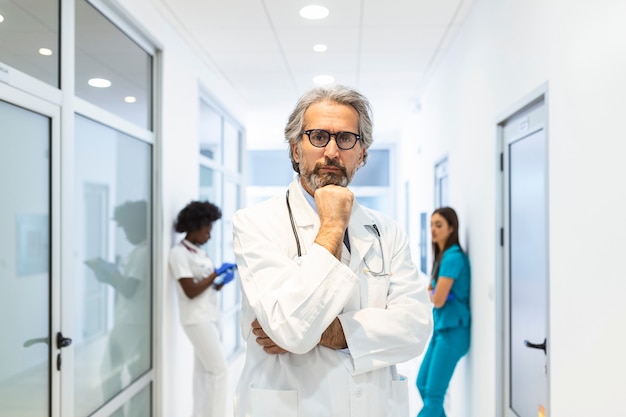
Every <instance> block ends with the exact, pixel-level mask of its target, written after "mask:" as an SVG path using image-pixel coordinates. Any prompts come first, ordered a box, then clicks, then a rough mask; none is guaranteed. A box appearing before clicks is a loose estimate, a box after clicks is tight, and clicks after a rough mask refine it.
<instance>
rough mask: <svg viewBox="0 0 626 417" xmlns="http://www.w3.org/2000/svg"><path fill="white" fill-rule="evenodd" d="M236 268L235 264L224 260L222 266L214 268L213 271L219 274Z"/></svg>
mask: <svg viewBox="0 0 626 417" xmlns="http://www.w3.org/2000/svg"><path fill="white" fill-rule="evenodd" d="M235 268H237V264H229V263H228V262H224V263H223V264H222V266H220V267H219V268H217V269H216V270H215V273H216V274H217V275H218V276H219V275H222V274H223V273H224V272H226V271H232V270H233V269H235Z"/></svg>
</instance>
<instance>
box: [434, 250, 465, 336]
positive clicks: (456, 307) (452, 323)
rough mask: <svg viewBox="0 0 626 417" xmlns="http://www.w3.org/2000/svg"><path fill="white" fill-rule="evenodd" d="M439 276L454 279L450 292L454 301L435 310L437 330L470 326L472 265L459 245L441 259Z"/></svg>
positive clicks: (445, 253)
mask: <svg viewBox="0 0 626 417" xmlns="http://www.w3.org/2000/svg"><path fill="white" fill-rule="evenodd" d="M439 276H440V277H444V278H452V279H454V283H453V284H452V288H451V289H450V292H451V293H452V294H454V298H453V299H452V300H448V301H446V303H445V304H444V305H443V307H441V308H435V309H433V319H434V322H435V330H443V329H449V328H453V327H460V326H464V327H468V326H469V325H470V306H469V300H470V277H471V273H470V263H469V258H468V257H467V255H466V254H465V252H463V250H462V249H461V247H460V246H459V245H453V246H450V247H449V248H448V249H446V251H445V252H444V253H443V256H442V257H441V265H440V266H439Z"/></svg>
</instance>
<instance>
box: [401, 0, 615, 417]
mask: <svg viewBox="0 0 626 417" xmlns="http://www.w3.org/2000/svg"><path fill="white" fill-rule="evenodd" d="M625 21H626V2H624V1H616V0H613V1H612V0H597V1H594V2H591V1H582V0H576V1H565V0H509V1H497V0H478V1H477V2H476V4H475V6H474V9H473V11H472V12H471V13H470V15H469V17H468V19H467V22H466V25H465V27H464V28H463V29H462V31H461V32H460V34H459V35H458V37H457V39H456V40H455V41H454V43H453V44H452V46H451V48H450V50H449V51H448V52H447V53H446V55H445V56H444V57H443V58H442V60H441V61H440V62H439V64H438V65H437V67H436V68H435V70H434V72H433V74H431V77H430V78H429V82H428V85H427V88H426V89H425V91H424V94H423V95H422V97H421V104H422V108H421V111H420V112H419V113H416V114H415V115H413V117H412V119H411V120H409V121H408V124H407V130H406V132H405V134H404V135H403V144H402V147H403V151H402V152H401V153H400V154H401V155H405V160H404V161H403V162H404V163H403V166H405V167H407V168H405V170H404V176H405V179H402V180H401V181H402V182H403V181H405V180H408V181H410V184H411V185H412V187H411V190H412V192H413V194H412V195H411V196H410V200H411V201H410V204H411V212H413V213H415V214H416V217H415V218H414V220H413V223H412V225H411V231H412V235H413V236H415V237H417V239H413V241H415V242H416V241H417V240H418V239H419V233H418V232H419V230H418V227H419V225H418V223H417V222H418V221H419V219H418V218H417V213H419V212H421V211H426V212H429V213H430V212H432V209H433V189H432V184H433V172H434V164H435V162H436V161H437V160H438V159H439V158H441V157H442V156H444V155H446V154H447V155H448V156H449V168H450V201H451V205H452V206H453V207H455V208H456V209H457V210H458V213H459V216H460V221H461V229H462V230H461V232H462V233H461V238H462V244H464V245H465V246H467V247H468V249H469V251H470V258H471V262H472V279H473V285H472V309H473V328H472V347H471V350H470V353H469V354H468V356H467V358H465V359H464V360H463V361H462V362H461V364H460V365H459V368H457V375H456V376H455V379H454V380H453V383H452V386H451V389H450V398H449V400H450V403H449V406H450V410H451V413H450V416H451V417H460V416H481V417H488V416H500V415H501V414H500V412H501V411H500V410H496V407H495V404H496V400H497V398H496V395H497V393H498V392H499V389H500V387H498V386H496V385H495V380H496V379H495V375H496V372H497V371H498V369H497V367H496V361H495V358H496V344H497V343H496V342H497V339H496V337H497V336H496V335H497V329H496V322H497V317H496V310H495V300H494V288H495V287H496V280H498V279H500V278H501V277H500V274H499V271H497V270H496V251H497V242H496V239H495V237H496V218H497V214H498V213H497V210H498V204H497V198H498V195H499V192H500V190H499V189H498V188H497V186H496V172H497V171H496V167H497V160H496V149H497V147H496V123H497V121H498V120H497V117H498V116H499V115H503V112H506V111H508V110H510V109H511V106H512V105H514V104H515V103H516V102H518V101H519V100H520V99H522V98H524V97H525V96H527V95H528V94H529V93H531V92H532V91H533V90H535V89H536V88H537V87H539V86H540V85H542V84H543V83H546V82H547V83H548V91H549V93H548V94H549V102H548V105H549V107H548V112H549V131H548V143H549V165H550V167H549V188H550V202H549V204H550V217H549V223H550V224H549V234H550V312H549V314H550V323H549V327H550V334H549V349H550V352H551V353H550V361H551V362H550V367H551V369H550V375H551V379H550V388H549V389H550V409H549V410H548V412H549V415H550V416H551V417H571V416H586V415H593V416H600V415H602V416H620V415H626V414H625V413H626V412H625V411H623V410H624V405H623V399H622V398H621V395H622V391H623V389H624V388H626V385H625V384H624V380H623V375H624V374H626V360H624V357H623V355H624V352H625V351H626V338H625V337H624V335H623V332H624V330H623V328H624V325H625V324H626V323H625V322H626V303H624V302H623V299H624V296H623V294H626V280H625V279H624V277H623V273H622V272H621V270H622V268H621V267H620V266H621V265H618V260H620V259H623V258H624V253H625V251H624V249H626V244H625V243H624V233H625V232H626V220H625V217H624V214H623V213H622V212H621V210H620V209H621V208H622V207H623V204H624V203H625V202H626V186H625V185H624V179H625V178H626V164H625V163H624V162H623V159H624V152H625V151H626V135H624V133H623V123H622V120H623V118H624V114H625V111H626V105H624V97H625V96H626V77H625V74H626V25H624V22H625ZM410 129H415V130H414V131H411V130H410ZM416 166H417V169H415V168H414V167H416ZM414 253H418V252H417V251H416V250H415V249H414ZM465 382H466V383H465Z"/></svg>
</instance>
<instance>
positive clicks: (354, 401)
mask: <svg viewBox="0 0 626 417" xmlns="http://www.w3.org/2000/svg"><path fill="white" fill-rule="evenodd" d="M285 138H286V140H287V142H288V143H289V147H290V157H291V162H292V166H293V168H294V170H295V171H296V172H297V173H298V174H299V175H298V177H297V179H295V180H294V181H293V182H292V183H291V185H290V186H289V189H288V190H287V192H286V193H285V194H281V195H280V196H276V197H274V198H272V199H269V200H267V201H265V202H262V203H260V204H258V205H256V206H254V207H251V208H247V209H243V210H240V211H238V212H237V213H236V214H235V217H234V219H233V226H234V249H235V255H236V259H237V264H238V266H239V274H240V278H241V289H242V292H243V311H242V328H243V335H244V338H245V340H246V342H247V352H246V361H245V364H244V367H243V371H242V374H241V377H240V380H239V384H238V388H237V393H236V396H235V415H236V416H238V417H257V416H259V417H260V416H263V417H283V416H285V417H286V416H289V417H296V416H297V417H348V416H352V417H400V416H402V417H407V416H408V387H407V381H406V379H405V378H403V377H402V376H401V375H399V374H398V373H397V372H396V366H395V364H397V363H400V362H404V361H407V360H409V359H411V358H413V357H415V356H417V355H419V354H421V352H422V351H423V349H424V347H425V344H426V342H427V341H428V338H429V336H430V332H431V329H432V310H431V304H430V301H429V297H428V294H427V288H426V282H425V280H421V279H419V278H418V273H417V269H416V267H415V265H414V264H413V262H412V260H411V254H410V252H409V246H408V241H407V238H406V236H405V234H404V233H403V231H402V230H401V229H400V227H399V226H398V224H396V223H395V222H394V221H393V220H391V219H390V218H388V217H386V216H384V215H383V214H382V213H379V212H376V211H374V210H370V209H368V208H365V207H362V206H360V205H359V204H358V203H357V202H356V201H354V195H353V193H352V192H351V191H350V190H349V189H348V188H347V185H348V184H349V183H350V181H351V180H352V178H353V176H354V174H355V173H356V171H357V169H358V168H359V167H360V166H362V165H363V164H364V163H365V161H366V159H367V149H368V148H369V146H370V145H371V144H372V121H371V108H370V104H369V102H368V101H367V99H366V98H365V97H363V96H362V95H361V94H360V93H358V92H357V91H355V90H352V89H350V88H347V87H343V86H334V87H318V88H315V89H313V90H311V91H309V92H307V93H305V94H304V95H303V96H302V97H301V98H300V100H299V102H298V103H297V105H296V107H295V109H294V111H293V112H292V114H291V115H290V117H289V120H288V123H287V126H286V127H285Z"/></svg>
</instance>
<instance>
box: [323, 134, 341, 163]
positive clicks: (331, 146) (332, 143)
mask: <svg viewBox="0 0 626 417" xmlns="http://www.w3.org/2000/svg"><path fill="white" fill-rule="evenodd" d="M324 155H325V156H327V157H329V158H330V159H335V158H337V156H339V146H337V142H336V139H335V137H334V136H332V137H331V138H330V140H329V141H328V143H327V144H326V146H325V147H324Z"/></svg>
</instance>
